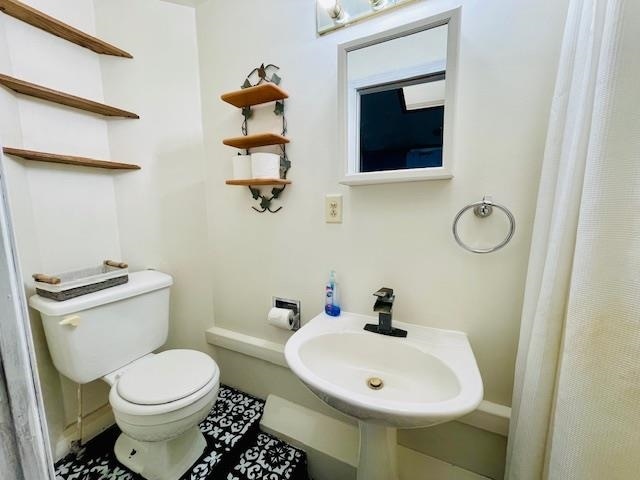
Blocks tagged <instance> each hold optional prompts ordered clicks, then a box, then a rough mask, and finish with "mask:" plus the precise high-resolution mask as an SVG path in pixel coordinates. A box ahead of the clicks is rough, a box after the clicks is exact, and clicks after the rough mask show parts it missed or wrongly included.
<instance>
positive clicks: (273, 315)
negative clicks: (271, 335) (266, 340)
mask: <svg viewBox="0 0 640 480" xmlns="http://www.w3.org/2000/svg"><path fill="white" fill-rule="evenodd" d="M267 321H268V322H269V323H270V324H271V325H273V326H274V327H278V328H284V329H285V330H291V329H293V310H289V309H288V308H278V307H273V308H272V309H271V310H269V315H267Z"/></svg>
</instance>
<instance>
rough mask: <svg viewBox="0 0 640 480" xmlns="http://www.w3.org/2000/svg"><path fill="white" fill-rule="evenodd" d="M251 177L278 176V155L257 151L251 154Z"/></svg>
mask: <svg viewBox="0 0 640 480" xmlns="http://www.w3.org/2000/svg"><path fill="white" fill-rule="evenodd" d="M251 170H252V174H253V178H280V155H277V154H275V153H264V152H257V153H252V154H251Z"/></svg>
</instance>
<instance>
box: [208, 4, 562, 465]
mask: <svg viewBox="0 0 640 480" xmlns="http://www.w3.org/2000/svg"><path fill="white" fill-rule="evenodd" d="M566 4H567V2H566V1H564V0H563V1H558V2H527V3H525V2H511V1H509V0H488V1H484V2H477V1H474V0H463V1H453V0H432V1H428V2H416V3H415V4H413V5H411V6H407V7H404V8H402V9H398V10H395V11H394V12H393V13H389V14H385V15H381V16H379V17H378V18H376V19H375V20H371V21H367V22H363V23H361V24H358V25H355V26H352V27H349V28H347V29H343V30H341V31H339V32H336V33H333V34H330V35H327V36H323V37H317V36H316V33H315V8H314V2H313V1H312V0H305V1H299V0H282V1H280V2H278V4H277V8H276V6H274V4H273V2H262V1H258V0H238V1H234V2H217V1H213V0H211V1H208V2H205V3H204V4H201V5H199V6H198V7H197V20H198V36H199V48H200V59H201V63H200V68H201V75H202V88H203V90H202V100H203V119H204V132H205V142H206V151H207V156H208V158H209V159H210V161H209V162H208V163H207V181H208V185H209V199H208V201H209V226H210V237H211V243H210V248H209V253H210V256H211V258H212V260H213V268H212V275H213V279H214V288H215V299H216V304H215V319H216V325H218V326H221V327H224V328H229V329H233V330H237V331H240V332H243V333H248V334H250V335H254V336H258V337H263V338H266V339H269V340H273V341H280V342H284V341H285V340H286V339H287V338H288V336H289V334H288V333H286V332H282V331H279V330H276V329H275V328H273V327H271V326H269V325H267V324H266V322H265V320H264V319H265V315H266V312H267V310H268V307H269V304H270V300H271V296H272V295H281V296H286V297H290V298H298V299H300V300H301V301H302V310H303V315H304V319H309V318H311V317H312V316H314V315H315V314H316V313H318V312H320V311H321V309H322V305H323V285H324V282H325V281H326V278H327V275H328V272H329V270H330V269H332V268H334V269H336V270H337V272H338V275H339V279H340V283H341V288H342V299H343V308H344V309H345V310H348V311H354V312H359V313H370V312H371V308H372V305H373V302H372V295H371V294H372V292H374V291H375V290H376V289H377V288H379V287H380V286H383V285H384V286H390V287H393V288H394V289H395V290H396V293H397V300H396V303H395V308H394V310H395V316H396V318H398V319H399V320H403V321H407V322H415V323H419V324H424V325H429V326H433V327H442V328H452V329H459V330H463V331H465V332H467V333H468V335H469V337H470V340H471V343H472V345H473V348H474V352H475V354H476V356H477V359H478V362H479V365H480V369H481V373H482V376H483V380H484V384H485V398H486V399H487V400H490V401H493V402H497V403H500V404H504V405H510V403H511V390H512V378H513V371H514V361H515V352H516V346H517V336H518V326H519V318H520V308H521V303H522V293H523V285H524V279H525V270H526V263H527V258H528V249H529V241H530V235H531V223H532V219H533V213H534V205H535V196H536V189H537V178H538V174H539V168H540V161H541V158H542V153H543V147H544V139H545V133H546V125H547V117H548V112H549V105H550V98H551V92H552V87H553V83H554V77H555V71H556V63H557V58H558V50H559V45H560V39H561V33H562V29H563V21H564V16H565V9H566ZM458 5H462V18H461V39H460V59H459V61H460V67H459V82H458V92H457V111H456V120H455V122H456V125H455V133H454V145H453V151H454V175H455V178H454V179H452V180H449V181H431V182H418V183H407V184H393V185H381V186H367V187H356V188H348V187H343V186H340V185H339V184H338V179H339V176H340V173H341V172H340V162H341V159H340V158H339V152H338V148H337V145H336V138H337V134H338V132H337V130H336V128H337V127H336V124H337V87H336V82H337V80H336V78H337V77H336V73H337V72H336V69H337V64H336V57H337V52H336V46H337V44H339V43H342V42H345V41H349V40H352V39H355V38H358V37H361V36H365V35H368V34H371V33H374V32H377V31H380V30H384V29H387V28H391V27H394V26H397V25H401V24H403V23H406V22H408V21H412V20H416V19H418V18H421V17H426V16H429V15H432V14H436V13H438V12H440V11H443V10H447V9H450V8H454V7H456V6H458ZM261 62H265V63H266V62H270V63H275V64H277V65H279V66H280V67H281V69H282V70H281V72H280V73H281V76H282V78H283V83H282V86H283V88H284V89H286V90H287V91H288V92H289V94H290V99H289V100H288V102H287V117H288V123H289V137H290V138H291V144H290V147H289V148H288V152H289V157H290V159H291V161H292V163H293V165H292V169H291V171H290V176H289V178H291V180H292V181H293V184H292V185H291V187H290V188H287V191H286V192H285V193H284V194H283V196H282V204H283V205H284V209H283V210H282V211H281V212H280V213H278V214H276V215H270V214H263V215H260V214H257V213H255V212H254V211H253V210H251V208H250V207H251V205H253V201H252V199H251V197H250V195H249V193H248V191H247V189H246V188H238V187H227V186H225V185H224V180H225V178H230V176H231V162H230V160H229V158H230V156H231V155H233V154H235V151H234V150H233V149H231V148H228V147H225V146H223V145H222V143H221V140H222V139H223V138H225V137H228V136H235V135H238V134H239V127H240V123H241V118H242V117H241V116H240V113H239V112H238V111H237V110H236V109H234V108H233V107H231V106H229V105H226V104H224V103H222V102H221V101H220V100H219V95H220V94H221V93H223V92H225V91H229V90H233V89H237V88H238V87H239V86H240V85H241V83H242V81H243V79H244V76H245V75H246V74H247V73H248V72H249V71H250V70H251V69H252V68H253V67H255V66H256V65H259V64H260V63H261ZM271 109H272V107H271V106H269V107H266V112H267V113H266V115H267V116H268V115H270V111H271ZM261 121H262V120H261V114H260V113H257V122H258V123H257V124H252V125H253V126H254V128H253V130H252V131H254V132H255V131H257V130H258V129H259V127H260V122H261ZM265 123H266V120H265ZM327 193H342V194H343V195H344V223H343V224H341V225H328V224H325V223H324V210H323V208H324V195H325V194H327ZM483 194H492V195H493V196H494V199H495V200H496V201H497V202H501V203H504V204H505V205H507V206H508V207H509V208H510V209H511V210H512V211H513V212H514V214H515V216H516V218H517V221H518V229H517V233H516V236H515V237H514V239H513V240H512V242H511V243H510V244H509V245H508V246H507V247H506V248H504V249H503V250H501V251H499V252H497V253H494V254H491V255H473V254H470V253H467V252H465V251H464V250H462V249H460V248H459V247H458V246H457V245H456V244H455V242H454V240H453V238H452V235H451V221H452V219H453V217H454V215H455V213H456V212H457V211H458V210H459V209H460V208H461V207H463V206H465V205H466V204H468V203H470V202H474V201H478V200H480V199H481V198H482V196H483ZM490 222H491V223H493V229H492V231H495V230H497V229H498V228H504V224H502V223H501V221H500V220H499V217H498V216H497V215H496V216H495V218H494V219H491V220H490ZM483 225H484V224H481V223H478V224H477V225H476V227H477V228H480V227H481V226H483ZM476 231H477V230H476ZM501 232H504V231H501ZM328 354H330V352H328ZM219 356H220V357H219V358H220V361H221V363H222V374H223V379H224V380H225V381H228V382H230V383H233V384H237V385H248V386H249V387H250V388H251V384H252V382H251V381H248V380H247V377H248V376H251V374H250V373H247V371H246V370H244V371H243V370H240V369H235V368H234V366H233V365H232V363H231V362H235V361H237V355H233V354H230V353H224V354H222V353H220V354H219ZM225 371H227V372H229V371H234V372H235V374H234V375H225ZM267 383H268V380H265V381H264V382H262V383H261V384H260V385H259V386H258V387H257V388H256V390H261V391H264V390H266V389H268V388H269V386H267V385H266V384H267ZM272 388H274V387H272ZM279 394H280V395H281V396H286V394H285V395H283V394H282V392H281V393H279ZM452 428H453V427H452ZM456 428H457V427H456ZM460 428H462V427H460ZM432 432H433V430H432ZM447 432H448V433H447V435H448V438H449V439H456V438H459V437H456V433H455V432H454V433H451V429H449V430H448V431H447ZM439 433H440V435H441V438H442V436H443V435H445V433H444V431H443V430H440V432H439ZM461 434H465V432H461ZM418 435H422V437H419V438H416V437H415V435H414V436H413V440H415V441H422V442H423V443H424V444H427V443H429V442H431V443H432V444H433V446H434V448H435V447H437V446H438V443H442V442H439V441H438V438H436V437H433V436H431V437H429V438H427V437H426V436H427V435H435V434H429V433H428V432H427V431H420V432H419V434H418ZM402 438H403V435H401V439H402ZM404 438H405V440H406V441H409V440H408V439H407V438H406V437H404ZM402 441H404V440H402ZM446 443H447V444H449V445H450V444H451V442H446ZM425 448H426V447H425ZM440 456H442V455H440ZM494 467H495V466H494ZM494 467H490V468H494ZM494 472H495V468H494Z"/></svg>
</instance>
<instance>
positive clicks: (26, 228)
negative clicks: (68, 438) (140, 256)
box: [0, 0, 120, 451]
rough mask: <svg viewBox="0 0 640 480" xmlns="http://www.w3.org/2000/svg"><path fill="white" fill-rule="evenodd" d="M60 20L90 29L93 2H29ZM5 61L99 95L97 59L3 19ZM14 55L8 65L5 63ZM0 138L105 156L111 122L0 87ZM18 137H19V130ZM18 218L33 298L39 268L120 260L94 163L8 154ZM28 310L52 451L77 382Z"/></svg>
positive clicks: (92, 393)
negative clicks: (75, 164)
mask: <svg viewBox="0 0 640 480" xmlns="http://www.w3.org/2000/svg"><path fill="white" fill-rule="evenodd" d="M30 4H31V5H33V6H34V7H36V8H39V9H42V10H43V11H45V12H47V13H49V14H51V15H54V16H56V17H58V18H60V19H62V20H63V21H67V22H70V23H73V24H74V25H77V26H78V27H79V28H82V29H84V30H86V31H88V32H92V31H93V24H94V20H93V7H92V4H91V3H87V2H84V1H82V0H72V1H69V2H63V3H60V2H52V1H46V0H40V1H33V2H31V3H30ZM0 21H1V22H2V24H1V25H2V29H3V35H4V38H5V41H6V50H4V49H3V51H5V52H6V54H8V55H7V56H8V59H7V58H5V59H3V60H4V62H3V65H2V72H3V73H7V74H9V75H13V76H15V77H18V78H21V79H25V80H27V81H31V82H34V83H39V84H42V85H45V86H48V87H51V88H55V89H60V90H63V91H65V92H69V93H72V94H75V95H80V96H85V97H89V98H92V99H96V100H98V101H101V100H102V83H101V78H100V65H99V62H98V60H97V59H96V58H95V54H94V53H93V52H89V51H88V50H86V49H83V48H79V47H77V46H75V45H72V44H70V43H69V42H66V41H64V40H62V39H59V38H58V37H55V36H52V35H50V34H47V33H45V32H43V31H41V30H38V29H35V28H33V27H31V26H29V25H27V24H25V23H23V22H20V21H18V20H15V19H13V18H11V17H7V16H5V15H2V18H1V19H0ZM7 60H8V61H7ZM0 95H1V96H2V98H3V99H4V101H5V102H7V103H8V104H10V105H12V107H11V109H8V110H5V109H3V110H2V112H3V115H2V116H3V120H2V124H1V125H2V131H0V137H1V138H2V139H3V140H2V141H3V142H4V144H5V145H9V146H13V147H18V148H21V147H23V148H27V149H33V150H41V151H48V152H57V153H68V154H78V155H85V156H89V157H96V158H109V145H108V138H107V128H106V122H105V121H104V120H103V119H102V118H99V117H97V116H93V115H90V114H86V113H82V112H79V111H77V110H74V109H70V108H61V107H59V106H55V105H53V104H51V103H48V102H43V101H38V100H34V99H30V98H28V97H24V96H14V94H12V93H9V92H7V91H5V90H4V89H3V91H2V93H0ZM18 133H19V134H18ZM4 161H5V167H6V169H7V179H8V188H9V193H10V201H11V207H12V215H13V219H14V226H15V229H16V236H17V240H18V244H19V249H20V251H19V254H20V260H21V266H22V269H23V275H24V278H25V282H26V289H27V294H28V295H29V294H31V293H33V288H32V285H33V284H32V282H31V281H30V276H31V274H32V273H35V272H57V271H61V270H72V269H74V268H79V267H82V266H86V265H91V264H97V263H100V262H101V261H102V260H103V259H104V258H107V257H113V258H119V257H120V245H119V238H118V228H117V220H116V210H115V196H114V189H113V181H112V179H111V177H110V176H108V175H104V174H103V173H97V172H96V171H95V170H89V169H71V168H69V167H63V166H54V165H46V166H45V165H40V164H34V163H29V162H23V161H21V160H18V159H15V158H10V157H5V159H4ZM31 313H32V328H33V332H34V337H35V338H34V343H35V346H36V350H37V352H36V353H37V360H38V366H39V373H40V379H41V383H42V387H43V394H44V396H45V406H46V411H47V420H48V423H49V430H50V438H51V441H52V444H53V448H54V451H55V450H56V443H57V440H58V438H59V437H60V435H61V433H62V430H63V429H64V427H65V426H66V425H68V424H69V423H71V422H72V421H73V420H74V418H75V400H74V399H75V386H74V385H73V384H71V382H69V381H68V380H65V379H64V378H62V377H60V376H59V375H58V373H57V371H56V370H55V368H54V367H53V365H52V364H51V359H50V358H49V354H48V351H47V348H46V343H45V340H44V334H43V331H42V327H41V324H40V320H39V317H38V315H37V314H34V313H33V312H31ZM85 390H86V402H85V404H84V407H85V409H87V410H88V411H91V410H93V409H95V408H97V406H98V405H99V404H100V403H102V402H101V401H96V396H97V397H101V396H104V394H105V391H106V389H105V388H104V387H103V386H102V385H99V384H94V385H89V386H87V387H86V389H85Z"/></svg>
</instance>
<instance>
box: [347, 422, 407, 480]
mask: <svg viewBox="0 0 640 480" xmlns="http://www.w3.org/2000/svg"><path fill="white" fill-rule="evenodd" d="M359 425H360V458H359V460H358V477H357V478H358V480H398V461H397V457H396V450H397V443H398V431H397V430H396V429H395V428H388V427H383V426H381V425H375V424H373V423H367V422H359Z"/></svg>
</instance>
